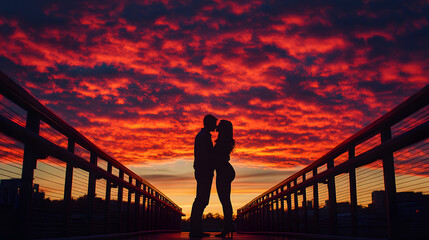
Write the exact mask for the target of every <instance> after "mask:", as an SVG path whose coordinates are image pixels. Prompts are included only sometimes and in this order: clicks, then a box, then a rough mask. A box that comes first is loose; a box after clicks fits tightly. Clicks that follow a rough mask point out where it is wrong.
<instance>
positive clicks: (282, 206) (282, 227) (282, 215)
mask: <svg viewBox="0 0 429 240" xmlns="http://www.w3.org/2000/svg"><path fill="white" fill-rule="evenodd" d="M283 191H284V186H282V187H281V189H280V192H283ZM284 200H285V198H284V196H281V197H280V201H281V202H280V224H281V225H280V231H281V232H284V231H285V223H284V221H285V202H284Z"/></svg>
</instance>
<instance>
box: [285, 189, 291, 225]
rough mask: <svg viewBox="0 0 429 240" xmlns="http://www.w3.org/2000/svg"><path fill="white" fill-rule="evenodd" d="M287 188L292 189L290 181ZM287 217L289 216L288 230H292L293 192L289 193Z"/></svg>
mask: <svg viewBox="0 0 429 240" xmlns="http://www.w3.org/2000/svg"><path fill="white" fill-rule="evenodd" d="M287 189H290V182H288V183H287ZM286 203H287V218H288V221H287V223H288V227H287V229H288V231H291V230H292V211H291V209H292V193H290V194H288V195H287V202H286Z"/></svg>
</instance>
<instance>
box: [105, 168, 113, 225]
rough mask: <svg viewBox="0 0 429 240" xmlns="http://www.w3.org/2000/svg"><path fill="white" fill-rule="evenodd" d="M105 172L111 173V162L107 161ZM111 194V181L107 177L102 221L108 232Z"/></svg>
mask: <svg viewBox="0 0 429 240" xmlns="http://www.w3.org/2000/svg"><path fill="white" fill-rule="evenodd" d="M107 172H108V173H110V174H112V164H111V163H107ZM111 195H112V181H110V180H109V179H108V180H107V181H106V206H105V209H104V215H105V221H104V232H105V233H109V232H110V227H109V226H110V222H111V220H110V202H111Z"/></svg>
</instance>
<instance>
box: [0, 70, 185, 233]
mask: <svg viewBox="0 0 429 240" xmlns="http://www.w3.org/2000/svg"><path fill="white" fill-rule="evenodd" d="M0 94H1V95H0V100H1V101H0V103H1V104H0V239H8V238H10V239H17V238H49V237H65V236H82V235H95V234H97V235H98V234H116V233H127V232H141V231H155V230H156V231H180V224H181V216H182V215H183V213H182V209H181V208H180V207H179V206H177V205H176V204H175V203H174V202H173V201H172V200H170V199H169V198H168V197H167V196H166V195H164V194H163V193H162V192H161V191H159V190H158V189H157V188H156V187H155V186H153V185H151V184H150V183H149V182H147V181H146V180H145V179H143V178H141V177H140V176H138V175H137V174H136V173H134V172H132V171H131V170H130V169H128V168H127V167H125V166H124V165H122V164H121V163H120V162H119V161H117V160H116V159H115V158H113V157H111V156H110V155H109V154H107V153H105V152H104V151H103V150H101V149H100V148H98V147H97V146H96V145H95V144H94V143H92V142H91V141H89V140H88V139H87V138H86V137H85V136H83V135H82V134H81V133H79V132H78V131H77V130H76V129H74V128H73V127H71V126H70V125H69V124H67V123H66V122H65V121H63V120H62V119H61V118H59V117H58V116H57V115H56V114H54V113H53V112H52V111H50V110H49V109H48V108H46V107H45V106H44V105H43V104H42V103H40V102H39V101H38V100H37V99H35V98H34V97H33V96H31V95H30V94H29V93H28V92H27V91H26V90H24V89H23V88H22V87H20V86H19V85H18V84H16V83H15V82H14V81H12V80H11V79H10V78H9V77H7V76H6V75H5V74H3V73H2V72H0ZM70 107H72V106H70Z"/></svg>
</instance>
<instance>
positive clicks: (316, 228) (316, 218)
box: [313, 167, 319, 233]
mask: <svg viewBox="0 0 429 240" xmlns="http://www.w3.org/2000/svg"><path fill="white" fill-rule="evenodd" d="M316 175H317V167H316V168H314V169H313V176H316ZM313 199H314V203H313V209H314V232H315V233H318V232H319V183H318V182H316V183H315V184H314V185H313Z"/></svg>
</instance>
